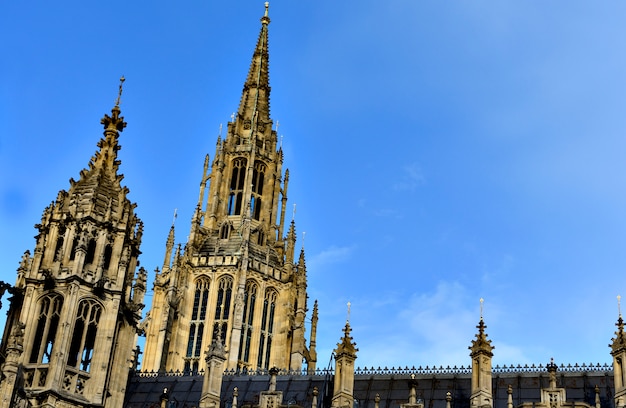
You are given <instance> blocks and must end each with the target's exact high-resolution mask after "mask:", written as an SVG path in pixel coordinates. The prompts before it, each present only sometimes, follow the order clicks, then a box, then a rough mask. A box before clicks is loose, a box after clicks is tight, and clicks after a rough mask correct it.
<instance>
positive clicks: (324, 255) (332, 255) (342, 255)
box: [308, 245, 356, 267]
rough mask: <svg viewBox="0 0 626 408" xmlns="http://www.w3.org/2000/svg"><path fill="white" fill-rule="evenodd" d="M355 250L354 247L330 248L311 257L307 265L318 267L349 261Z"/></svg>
mask: <svg viewBox="0 0 626 408" xmlns="http://www.w3.org/2000/svg"><path fill="white" fill-rule="evenodd" d="M355 249H356V246H355V245H352V246H343V247H337V246H331V247H328V248H326V249H324V250H323V251H321V252H319V253H317V254H315V255H313V256H312V257H311V259H310V260H309V261H308V263H309V264H310V265H315V266H317V267H319V266H321V265H329V264H335V263H339V262H345V261H347V260H349V259H350V257H351V256H352V254H353V253H354V251H355Z"/></svg>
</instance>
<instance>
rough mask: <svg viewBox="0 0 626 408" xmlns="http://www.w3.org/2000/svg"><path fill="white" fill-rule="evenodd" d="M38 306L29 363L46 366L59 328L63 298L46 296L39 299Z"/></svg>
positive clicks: (52, 295) (54, 295)
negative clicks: (37, 316)
mask: <svg viewBox="0 0 626 408" xmlns="http://www.w3.org/2000/svg"><path fill="white" fill-rule="evenodd" d="M39 304H40V307H39V318H38V320H37V329H36V330H35V338H34V343H33V348H32V351H31V353H30V360H29V361H30V362H31V363H41V364H48V363H49V362H50V356H52V348H53V346H54V341H55V338H56V334H57V328H58V326H59V318H60V316H61V309H62V308H63V297H62V296H61V295H59V294H56V293H55V294H51V295H47V296H45V297H43V298H42V299H41V301H40V302H39Z"/></svg>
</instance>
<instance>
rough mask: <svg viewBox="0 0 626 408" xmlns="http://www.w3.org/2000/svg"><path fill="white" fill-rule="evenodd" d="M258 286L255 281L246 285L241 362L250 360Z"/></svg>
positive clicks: (240, 351) (240, 349) (240, 344)
mask: <svg viewBox="0 0 626 408" xmlns="http://www.w3.org/2000/svg"><path fill="white" fill-rule="evenodd" d="M256 294H257V284H256V283H255V282H253V281H250V282H247V283H246V293H245V294H244V308H243V320H242V322H243V325H242V327H241V340H240V342H239V357H238V358H239V360H242V361H244V362H246V363H247V362H248V361H249V359H250V343H251V341H252V333H253V328H254V326H253V322H254V306H255V303H256Z"/></svg>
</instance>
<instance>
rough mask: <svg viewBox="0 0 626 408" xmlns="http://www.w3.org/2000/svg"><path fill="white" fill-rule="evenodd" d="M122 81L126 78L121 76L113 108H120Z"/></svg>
mask: <svg viewBox="0 0 626 408" xmlns="http://www.w3.org/2000/svg"><path fill="white" fill-rule="evenodd" d="M124 81H126V78H124V75H122V77H121V78H120V89H119V91H118V92H117V99H116V100H115V106H120V103H122V85H123V84H124Z"/></svg>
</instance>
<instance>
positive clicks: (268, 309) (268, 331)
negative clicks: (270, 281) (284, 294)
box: [257, 289, 277, 369]
mask: <svg viewBox="0 0 626 408" xmlns="http://www.w3.org/2000/svg"><path fill="white" fill-rule="evenodd" d="M276 298H277V294H276V291H274V290H273V289H268V290H267V291H266V292H265V299H263V315H262V316H261V339H260V342H259V355H258V357H257V366H258V368H265V369H268V368H269V365H270V355H271V350H272V335H273V333H274V312H275V311H276Z"/></svg>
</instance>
